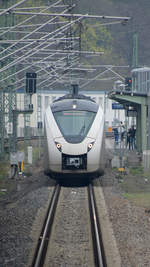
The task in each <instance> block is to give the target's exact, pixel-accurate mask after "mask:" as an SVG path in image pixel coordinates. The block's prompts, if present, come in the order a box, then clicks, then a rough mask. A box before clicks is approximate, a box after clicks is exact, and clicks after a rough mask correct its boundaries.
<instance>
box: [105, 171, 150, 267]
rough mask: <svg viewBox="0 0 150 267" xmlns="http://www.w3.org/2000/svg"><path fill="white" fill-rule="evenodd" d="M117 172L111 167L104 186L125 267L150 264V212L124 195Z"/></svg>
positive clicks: (106, 174) (139, 266)
mask: <svg viewBox="0 0 150 267" xmlns="http://www.w3.org/2000/svg"><path fill="white" fill-rule="evenodd" d="M115 176H116V174H115V173H114V172H113V171H112V170H111V169H107V170H106V173H105V175H104V176H103V177H102V179H101V180H102V182H101V183H102V186H103V192H104V197H105V201H106V205H107V208H108V212H109V217H110V221H111V223H112V226H113V230H114V234H115V237H116V241H117V245H118V249H119V252H120V255H121V262H122V264H121V267H144V266H145V267H146V266H147V267H148V266H150V213H149V212H145V208H144V207H138V206H135V205H134V204H133V203H132V202H131V201H129V200H128V199H126V198H124V197H123V192H122V190H121V187H120V184H119V182H118V180H117V179H116V177H115Z"/></svg>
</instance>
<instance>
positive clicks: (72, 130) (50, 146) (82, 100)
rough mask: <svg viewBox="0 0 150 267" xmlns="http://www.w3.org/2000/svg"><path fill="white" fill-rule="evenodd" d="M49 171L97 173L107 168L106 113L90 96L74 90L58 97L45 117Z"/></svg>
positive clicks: (47, 168) (50, 172)
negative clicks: (105, 154) (105, 148)
mask: <svg viewBox="0 0 150 267" xmlns="http://www.w3.org/2000/svg"><path fill="white" fill-rule="evenodd" d="M44 127H45V148H44V155H45V157H44V170H45V173H46V174H50V175H53V176H56V177H57V176H58V175H59V176H60V177H64V175H65V176H66V175H67V174H72V175H73V174H75V175H78V174H79V175H81V174H84V175H87V174H88V175H90V176H91V175H93V174H94V175H95V174H98V175H100V174H102V173H103V172H104V164H105V156H104V153H105V151H104V147H105V145H104V114H103V110H102V108H101V106H98V105H97V104H96V103H95V101H94V100H92V99H91V98H90V97H86V96H84V95H79V94H78V86H77V85H73V93H72V94H68V95H65V96H63V97H61V98H59V99H57V100H55V101H54V102H53V103H52V104H51V106H49V107H48V108H47V109H46V112H45V118H44Z"/></svg>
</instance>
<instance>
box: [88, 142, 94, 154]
mask: <svg viewBox="0 0 150 267" xmlns="http://www.w3.org/2000/svg"><path fill="white" fill-rule="evenodd" d="M93 145H94V142H91V143H90V144H88V152H89V151H90V150H91V149H92V147H93Z"/></svg>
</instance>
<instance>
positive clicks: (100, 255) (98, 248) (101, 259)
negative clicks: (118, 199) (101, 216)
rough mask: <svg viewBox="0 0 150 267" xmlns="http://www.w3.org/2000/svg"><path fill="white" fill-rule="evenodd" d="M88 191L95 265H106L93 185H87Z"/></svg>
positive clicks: (102, 266) (104, 266) (98, 266)
mask: <svg viewBox="0 0 150 267" xmlns="http://www.w3.org/2000/svg"><path fill="white" fill-rule="evenodd" d="M88 193H89V204H90V213H91V218H92V226H93V227H92V231H93V235H94V241H95V242H93V243H94V244H93V245H94V248H95V256H96V264H97V267H106V261H105V256H104V248H103V245H102V240H101V237H100V235H101V232H100V228H99V222H98V218H97V212H96V204H95V198H94V192H93V187H92V185H91V184H89V186H88Z"/></svg>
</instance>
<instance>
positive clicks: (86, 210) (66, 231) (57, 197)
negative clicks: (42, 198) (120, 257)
mask: <svg viewBox="0 0 150 267" xmlns="http://www.w3.org/2000/svg"><path fill="white" fill-rule="evenodd" d="M100 235H101V231H100V225H99V222H98V219H97V211H96V204H95V197H94V193H93V187H92V185H91V184H89V186H88V188H87V187H84V188H80V187H77V188H70V187H69V188H61V187H60V185H58V184H57V185H56V187H55V189H54V193H53V196H52V199H51V202H50V205H49V208H48V211H47V214H46V217H45V220H44V224H43V227H42V231H41V233H40V236H39V240H38V244H37V247H36V251H35V254H34V258H33V261H32V265H31V267H42V266H43V267H49V266H74V263H73V262H75V263H77V261H79V259H78V260H77V259H76V258H75V259H73V258H74V255H76V254H78V253H79V254H80V252H77V250H78V251H80V250H81V248H82V249H83V251H84V252H81V255H82V256H81V257H82V258H83V260H84V257H85V261H86V258H87V257H89V259H88V260H87V261H88V262H89V263H88V264H89V265H86V263H85V265H84V263H81V262H80V265H79V266H90V267H92V266H93V267H106V261H105V255H104V248H103V244H102V239H101V237H100ZM76 239H77V240H76ZM55 243H56V244H55ZM73 244H74V245H73ZM72 246H73V247H72ZM80 246H81V247H80ZM58 250H60V251H61V253H60V255H59V252H58ZM71 251H72V252H71ZM84 253H85V255H84ZM89 254H91V256H89ZM71 258H72V259H71ZM79 258H80V256H79ZM69 260H71V261H72V265H70V263H69V262H68V261H69ZM61 261H63V262H62V263H61ZM64 261H65V263H64ZM81 261H82V260H81ZM56 262H57V264H58V265H57V264H56ZM58 262H59V263H58ZM78 264H79V262H78Z"/></svg>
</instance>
